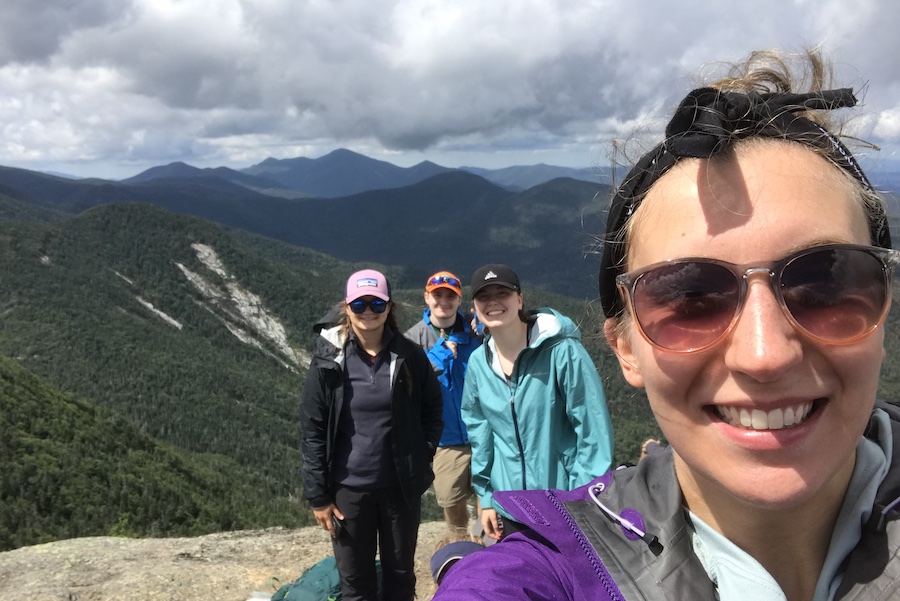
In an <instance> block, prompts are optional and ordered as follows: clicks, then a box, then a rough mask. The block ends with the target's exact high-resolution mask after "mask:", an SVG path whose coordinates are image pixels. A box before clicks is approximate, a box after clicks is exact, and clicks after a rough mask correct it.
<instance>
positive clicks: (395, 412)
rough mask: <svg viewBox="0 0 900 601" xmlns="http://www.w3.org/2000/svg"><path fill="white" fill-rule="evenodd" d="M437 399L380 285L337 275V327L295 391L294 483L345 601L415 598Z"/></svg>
mask: <svg viewBox="0 0 900 601" xmlns="http://www.w3.org/2000/svg"><path fill="white" fill-rule="evenodd" d="M441 415H442V397H441V389H440V385H439V384H438V381H437V378H436V377H435V375H434V372H433V369H432V367H431V364H430V363H429V361H428V359H427V358H426V356H425V353H424V351H422V349H421V348H420V347H419V346H417V345H415V344H413V343H412V342H410V341H409V340H407V339H406V338H404V337H403V335H402V334H401V333H400V331H399V330H398V328H397V323H396V319H395V316H394V303H393V301H392V300H391V293H390V285H389V284H388V282H387V280H386V278H385V277H384V275H383V274H381V273H380V272H378V271H374V270H370V269H367V270H363V271H358V272H356V273H354V274H353V275H351V276H350V278H349V279H348V280H347V287H346V295H345V299H344V303H343V307H342V311H341V312H340V318H339V322H338V325H336V326H334V327H331V328H327V329H323V330H321V332H320V333H319V338H318V340H317V343H316V350H315V355H314V358H313V360H312V362H311V363H310V366H309V373H308V375H307V379H306V387H305V389H304V391H303V408H302V425H303V445H302V450H303V459H304V464H303V488H304V495H305V497H306V499H307V501H309V503H310V505H311V506H312V508H313V513H314V515H315V517H316V521H317V522H318V523H319V525H320V526H322V528H324V529H326V530H328V531H329V532H330V533H331V536H332V541H333V545H334V555H335V559H336V560H337V564H338V570H339V572H340V574H341V589H342V593H343V598H344V599H345V601H357V600H366V601H368V600H372V601H374V600H376V599H378V591H377V577H376V571H375V554H376V550H377V547H378V545H379V541H380V546H381V554H380V555H381V565H382V570H383V585H382V586H383V589H382V590H383V592H382V595H383V598H384V599H392V600H394V599H397V600H406V599H410V600H411V599H413V598H414V596H415V584H416V578H415V572H414V569H413V564H414V556H415V549H416V538H417V536H418V528H419V519H420V516H421V496H422V493H423V492H425V490H426V489H427V488H428V486H429V485H430V484H431V481H432V480H433V479H434V475H433V473H432V470H431V459H432V456H433V455H434V450H435V448H436V447H437V444H438V441H439V440H440V436H441V430H442V429H443V421H442V419H441Z"/></svg>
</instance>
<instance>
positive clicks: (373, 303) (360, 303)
mask: <svg viewBox="0 0 900 601" xmlns="http://www.w3.org/2000/svg"><path fill="white" fill-rule="evenodd" d="M348 304H349V306H350V310H351V311H353V312H354V313H356V314H357V315H359V314H362V313H365V312H366V307H369V308H370V309H372V312H373V313H384V312H385V310H386V309H387V301H384V300H381V299H380V298H376V299H373V300H370V301H364V300H355V301H353V302H351V303H348Z"/></svg>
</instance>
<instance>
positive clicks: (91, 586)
mask: <svg viewBox="0 0 900 601" xmlns="http://www.w3.org/2000/svg"><path fill="white" fill-rule="evenodd" d="M445 532H446V531H445V528H444V524H443V522H426V523H424V524H422V526H421V527H420V528H419V544H418V548H417V551H416V576H417V586H416V588H417V596H418V598H419V599H421V600H424V601H427V600H428V599H431V596H432V585H431V573H430V570H429V567H428V566H429V559H430V557H431V553H432V551H433V550H434V545H435V543H436V542H437V541H438V540H439V539H440V538H441V537H443V536H444V534H445ZM330 554H331V542H330V540H329V539H328V536H327V534H325V532H324V531H322V530H321V529H319V528H315V527H313V528H300V529H296V530H289V529H285V528H269V529H266V530H244V531H238V532H223V533H219V534H210V535H207V536H199V537H195V538H153V539H132V538H114V537H92V538H76V539H70V540H63V541H57V542H53V543H47V544H44V545H35V546H32V547H23V548H21V549H15V550H13V551H6V552H3V553H0V599H2V600H3V601H144V600H151V599H152V600H159V601H188V600H190V601H195V600H197V599H216V600H217V601H247V600H248V599H251V598H253V599H257V598H259V599H265V598H266V595H271V594H272V593H273V592H274V589H273V584H272V583H273V580H272V579H273V578H277V579H279V580H280V581H282V582H290V581H293V580H296V578H297V577H298V576H299V575H300V573H301V572H302V571H303V570H305V569H306V568H308V567H309V566H311V565H313V564H314V563H316V562H317V561H319V560H320V559H322V558H323V557H325V556H327V555H330Z"/></svg>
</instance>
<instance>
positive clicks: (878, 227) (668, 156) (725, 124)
mask: <svg viewBox="0 0 900 601" xmlns="http://www.w3.org/2000/svg"><path fill="white" fill-rule="evenodd" d="M855 105H856V97H855V96H854V95H853V91H852V90H851V89H850V88H842V89H839V90H827V91H822V92H812V93H809V94H780V93H772V94H758V93H755V92H751V93H749V94H743V93H738V92H723V91H721V90H717V89H715V88H699V89H696V90H694V91H693V92H691V93H690V94H688V95H687V96H686V97H685V99H684V100H682V101H681V104H680V105H679V106H678V109H677V110H676V111H675V114H674V115H673V116H672V119H671V120H670V121H669V124H668V125H667V126H666V137H665V141H664V142H663V143H662V144H659V145H658V146H657V147H656V148H654V149H653V150H651V151H650V152H648V153H647V154H645V155H644V156H643V157H641V159H640V160H639V161H638V162H637V164H636V165H635V166H634V167H633V168H632V169H631V171H629V172H628V175H626V176H625V179H624V180H622V185H621V186H619V188H618V189H617V190H616V194H615V196H614V197H613V199H612V204H611V206H610V209H609V216H608V218H607V222H606V236H605V239H604V244H603V256H602V259H601V261H600V302H601V304H602V305H603V312H604V314H605V315H606V316H607V317H614V316H616V315H618V314H619V313H621V312H622V311H623V310H624V306H623V305H622V300H621V299H620V298H619V295H618V293H617V291H616V276H617V275H619V274H620V273H623V272H624V263H625V248H624V242H623V241H622V240H623V239H622V236H621V229H622V228H623V227H624V226H625V224H627V223H628V220H629V219H630V218H631V216H632V214H634V211H635V210H636V209H637V208H638V205H640V203H641V201H642V200H643V199H644V196H645V195H646V194H647V191H648V190H649V189H650V187H651V186H652V185H653V184H654V183H656V180H658V179H659V178H660V177H662V175H663V174H664V173H666V172H667V171H668V170H669V169H670V168H671V167H672V166H673V165H675V163H677V162H678V161H679V160H680V159H682V158H700V159H708V158H711V157H713V156H715V155H717V154H719V153H721V152H723V151H725V150H726V149H729V148H731V147H732V145H733V144H734V143H735V142H736V141H737V140H741V139H745V138H751V137H764V138H782V139H785V140H792V141H796V142H800V143H802V144H805V145H807V146H811V147H814V148H819V149H821V150H823V151H824V152H825V154H826V155H827V156H828V157H829V158H830V159H831V161H832V162H834V163H835V164H836V165H838V166H839V167H841V168H842V169H843V170H844V171H846V172H847V173H849V174H850V175H851V176H853V178H854V179H856V180H857V181H858V182H859V183H860V184H861V185H862V186H863V187H864V188H866V189H867V190H871V191H873V192H874V188H873V187H872V184H871V182H869V179H868V178H867V177H866V174H865V173H863V170H862V168H860V166H859V163H857V162H856V159H855V158H854V157H853V155H852V154H851V153H850V151H849V150H848V149H847V147H846V146H844V144H842V143H841V141H840V140H839V139H838V138H837V137H836V136H834V135H832V134H831V132H829V131H828V130H827V129H825V128H824V127H822V126H821V125H818V124H816V123H814V122H813V121H810V120H809V119H806V118H804V117H800V116H798V115H795V114H794V113H797V112H800V111H805V110H833V109H838V108H844V107H852V106H855ZM869 230H870V235H871V238H872V242H873V243H874V244H876V245H878V246H881V247H884V248H891V234H890V231H889V229H888V224H887V218H886V217H885V216H884V215H881V216H879V217H878V218H877V219H873V220H871V223H870V224H869Z"/></svg>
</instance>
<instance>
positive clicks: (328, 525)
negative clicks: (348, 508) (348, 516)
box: [313, 503, 344, 538]
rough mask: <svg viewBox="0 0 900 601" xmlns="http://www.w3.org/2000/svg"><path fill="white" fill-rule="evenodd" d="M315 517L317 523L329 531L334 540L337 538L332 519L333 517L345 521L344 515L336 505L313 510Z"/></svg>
mask: <svg viewBox="0 0 900 601" xmlns="http://www.w3.org/2000/svg"><path fill="white" fill-rule="evenodd" d="M313 515H314V516H315V518H316V523H318V524H319V526H321V527H322V529H323V530H327V531H328V533H329V534H330V535H331V537H332V538H334V537H335V536H337V533H336V532H335V531H334V524H332V521H331V518H332V516H335V517H336V518H337V519H339V520H343V519H344V514H343V513H341V512H340V510H339V509H338V508H337V507H336V506H335V504H334V503H332V504H331V505H328V506H326V507H322V508H321V509H313Z"/></svg>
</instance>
